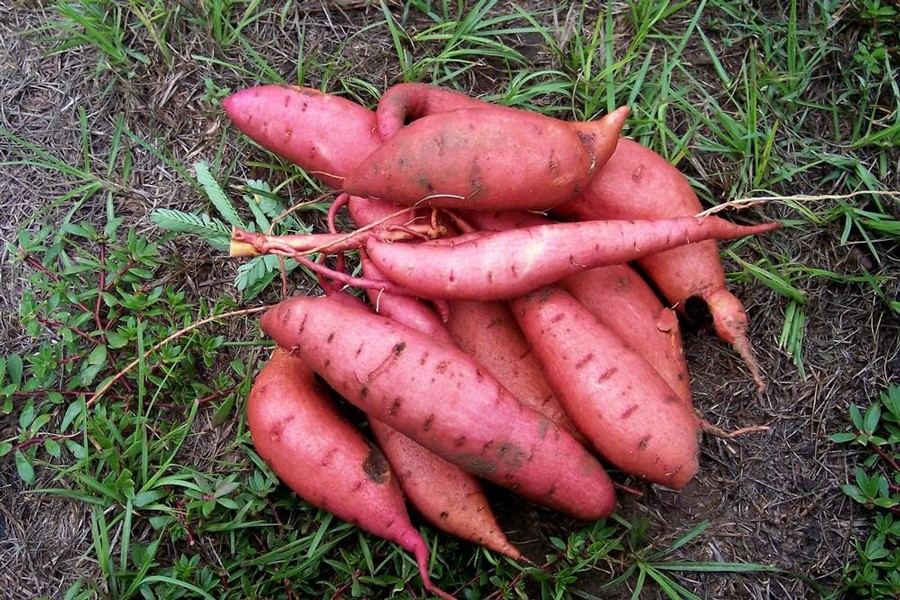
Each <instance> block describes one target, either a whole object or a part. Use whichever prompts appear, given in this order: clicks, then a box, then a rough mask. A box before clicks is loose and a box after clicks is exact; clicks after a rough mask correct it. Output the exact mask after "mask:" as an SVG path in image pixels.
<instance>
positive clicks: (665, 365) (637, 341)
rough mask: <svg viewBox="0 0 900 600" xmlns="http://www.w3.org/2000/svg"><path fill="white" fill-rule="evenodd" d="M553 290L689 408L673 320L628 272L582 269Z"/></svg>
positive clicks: (678, 336) (616, 267)
mask: <svg viewBox="0 0 900 600" xmlns="http://www.w3.org/2000/svg"><path fill="white" fill-rule="evenodd" d="M559 285H560V286H562V288H563V289H565V290H566V291H567V292H569V293H570V294H572V296H573V297H574V298H575V299H576V300H578V301H579V302H581V304H583V305H584V307H585V308H587V309H588V310H589V311H590V312H591V314H592V315H594V316H595V317H596V318H597V319H599V320H600V322H602V323H603V324H604V325H606V326H607V327H609V329H610V330H611V331H613V332H614V333H615V334H616V335H617V336H619V338H620V339H621V340H622V341H623V342H624V343H625V345H626V346H628V348H630V349H631V350H634V351H635V352H636V353H637V354H639V355H640V356H641V357H642V358H643V359H644V360H646V361H647V362H648V363H649V364H650V365H652V366H653V367H654V368H655V369H656V371H657V372H658V373H659V374H660V376H661V377H662V378H663V380H665V382H666V383H667V384H668V385H669V387H671V388H672V391H674V392H675V393H676V394H677V395H678V397H679V398H680V399H681V400H682V401H683V402H684V403H685V405H686V406H688V407H692V406H693V399H692V397H691V383H690V375H689V374H688V369H687V361H686V359H685V357H684V349H683V345H682V342H681V327H680V326H679V325H678V317H677V315H676V314H675V312H674V311H673V310H672V309H670V308H666V307H665V306H663V305H662V302H660V301H659V299H658V298H657V297H656V294H655V293H654V292H653V290H652V289H650V287H649V286H648V285H647V283H646V282H645V281H644V280H643V278H641V276H640V275H639V274H638V273H637V272H636V271H635V270H634V269H633V268H631V267H630V266H628V265H611V266H608V267H600V268H597V269H588V270H587V271H582V272H581V273H575V274H574V275H570V276H568V277H566V278H565V279H562V280H560V282H559Z"/></svg>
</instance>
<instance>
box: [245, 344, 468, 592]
mask: <svg viewBox="0 0 900 600" xmlns="http://www.w3.org/2000/svg"><path fill="white" fill-rule="evenodd" d="M247 424H248V427H249V429H250V435H251V437H252V439H253V445H254V447H255V448H256V451H257V452H258V453H259V455H260V457H262V458H263V460H265V461H266V463H267V464H268V465H269V466H270V467H271V468H272V470H273V471H274V472H275V474H276V475H278V477H279V479H281V481H283V482H284V483H285V484H286V485H287V486H288V487H290V488H291V489H292V490H294V491H295V492H296V493H297V494H298V495H299V496H300V497H301V498H303V499H304V500H306V501H307V502H309V503H310V504H312V505H314V506H317V507H319V508H322V509H325V510H327V511H329V512H331V513H333V514H335V515H336V516H338V517H340V518H342V519H344V520H345V521H350V522H352V523H354V524H356V525H357V526H359V527H360V528H362V529H364V530H366V531H368V532H370V533H373V534H375V535H377V536H378V537H381V538H384V539H387V540H391V541H393V542H395V543H397V544H399V545H400V546H402V547H403V548H405V549H406V550H408V551H410V552H412V553H413V555H414V556H415V557H416V561H417V562H418V564H419V570H420V572H421V576H422V579H423V581H424V584H425V587H426V589H428V590H429V591H431V592H433V593H435V594H437V595H439V596H440V597H441V598H452V596H450V595H449V594H446V593H444V592H442V591H440V590H439V589H437V588H436V587H435V586H434V585H433V584H432V583H431V581H430V579H429V577H428V546H427V545H426V544H425V541H424V540H423V539H422V537H421V536H420V535H419V533H418V532H417V531H416V530H415V528H414V527H413V526H412V524H411V523H410V521H409V517H408V515H407V513H406V506H405V504H404V500H403V495H402V493H401V492H400V488H399V486H398V485H397V481H396V479H395V478H394V475H393V474H392V473H391V470H390V468H389V466H388V464H387V461H385V459H384V457H383V456H382V454H381V452H379V451H378V449H377V448H376V447H375V446H373V445H371V444H370V443H368V442H367V441H366V440H365V439H364V438H363V437H362V435H361V434H360V433H359V432H358V431H357V430H356V429H355V428H354V427H353V426H352V425H350V424H349V423H347V422H346V421H344V419H343V418H342V417H341V416H340V414H339V413H338V412H337V410H335V408H334V407H333V406H332V405H331V403H330V399H329V398H328V397H327V396H326V395H325V394H324V393H323V392H322V391H320V390H318V389H317V386H316V381H315V378H314V376H313V372H312V371H311V370H310V369H309V367H308V366H307V365H306V364H305V362H304V361H303V360H300V359H298V358H296V357H293V356H291V355H290V354H289V353H287V352H285V351H283V350H276V351H275V353H274V354H273V355H272V358H271V359H270V360H269V362H268V363H267V364H266V366H265V367H264V368H263V370H262V371H261V372H260V373H259V375H257V377H256V380H255V382H254V384H253V388H252V390H251V391H250V398H249V400H248V401H247Z"/></svg>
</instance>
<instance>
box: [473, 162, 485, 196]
mask: <svg viewBox="0 0 900 600" xmlns="http://www.w3.org/2000/svg"><path fill="white" fill-rule="evenodd" d="M471 164H472V168H471V169H470V170H469V188H470V189H471V190H472V191H471V192H470V193H469V197H470V198H471V197H473V196H477V195H478V193H479V192H481V188H482V187H483V186H484V174H483V173H482V172H481V165H480V164H479V162H478V160H477V159H474V160H472V163H471Z"/></svg>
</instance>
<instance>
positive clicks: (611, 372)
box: [597, 367, 619, 383]
mask: <svg viewBox="0 0 900 600" xmlns="http://www.w3.org/2000/svg"><path fill="white" fill-rule="evenodd" d="M618 370H619V369H618V368H617V367H610V368H609V369H607V370H605V371H603V372H602V373H600V376H599V377H597V383H603V382H604V381H606V380H607V379H609V378H610V377H612V376H613V375H615V374H616V371H618Z"/></svg>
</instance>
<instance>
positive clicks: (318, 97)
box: [222, 85, 381, 188]
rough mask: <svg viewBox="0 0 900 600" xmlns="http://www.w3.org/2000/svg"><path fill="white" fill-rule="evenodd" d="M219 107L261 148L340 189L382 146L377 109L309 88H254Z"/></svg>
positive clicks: (237, 94)
mask: <svg viewBox="0 0 900 600" xmlns="http://www.w3.org/2000/svg"><path fill="white" fill-rule="evenodd" d="M222 107H223V108H224V109H225V112H226V113H227V114H228V117H229V118H230V119H231V120H232V121H233V122H234V124H235V125H236V126H237V127H238V129H240V130H241V131H242V132H243V133H244V134H246V135H247V136H249V137H250V138H252V139H253V140H254V141H256V142H257V143H258V144H259V145H261V146H262V147H263V148H266V149H267V150H270V151H272V152H274V153H275V154H277V155H278V156H281V157H283V158H286V159H288V160H290V161H291V162H293V163H295V164H297V165H300V166H301V167H303V168H304V169H305V170H307V171H309V173H310V174H311V175H313V176H315V177H316V178H318V179H319V180H321V181H322V182H324V183H325V184H326V185H328V186H330V187H333V188H340V187H341V186H342V184H343V177H344V175H345V174H346V173H347V172H349V171H350V170H351V169H353V168H354V167H356V166H357V165H358V164H359V162H360V161H361V160H362V159H364V158H365V157H366V156H367V155H368V154H369V153H371V152H372V151H373V150H375V148H377V147H378V146H379V145H380V144H381V140H380V138H379V137H378V133H377V132H376V130H375V113H373V112H372V111H370V110H369V109H367V108H365V107H363V106H360V105H358V104H356V103H355V102H352V101H350V100H346V99H344V98H341V97H339V96H334V95H331V94H326V93H324V92H320V91H319V90H314V89H311V88H301V87H297V86H282V85H264V86H259V87H253V88H249V89H245V90H242V91H240V92H237V93H235V94H232V95H231V96H228V97H227V98H225V99H224V100H223V101H222Z"/></svg>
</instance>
